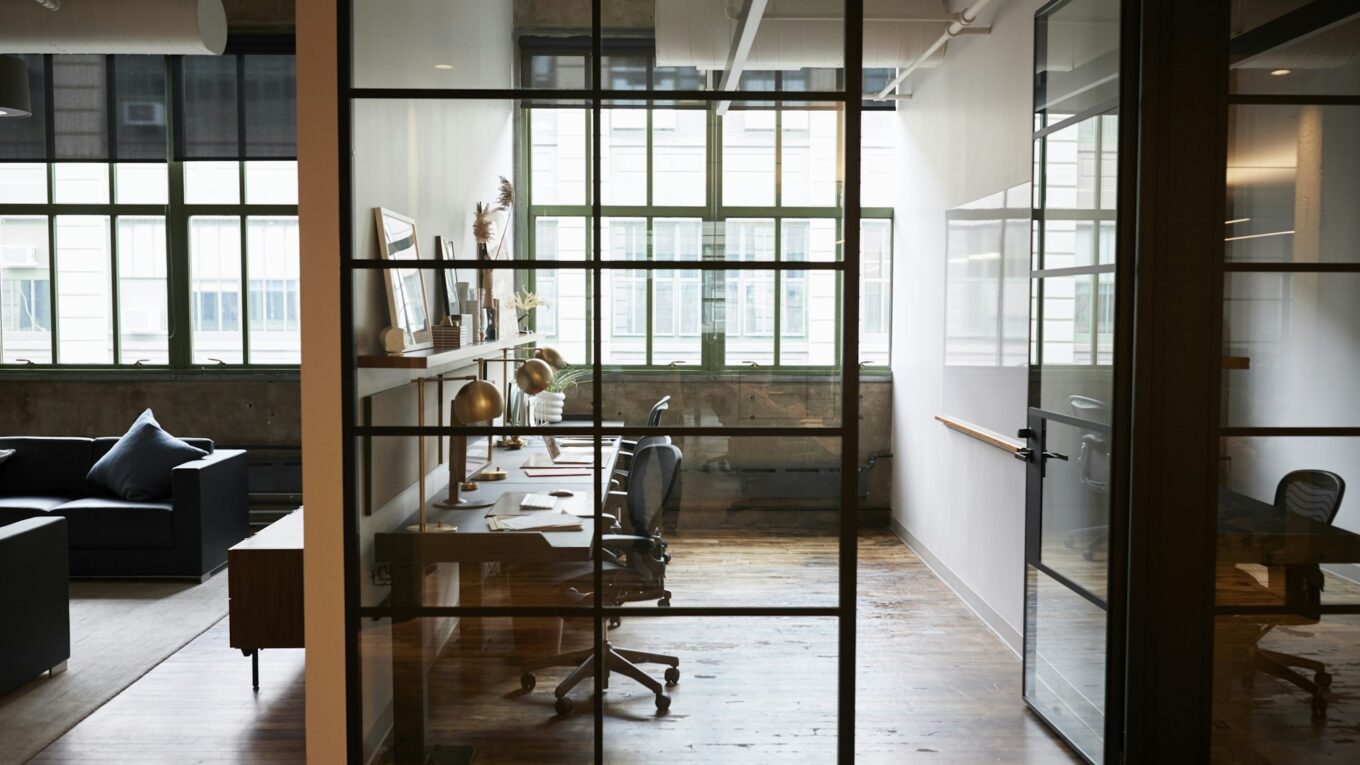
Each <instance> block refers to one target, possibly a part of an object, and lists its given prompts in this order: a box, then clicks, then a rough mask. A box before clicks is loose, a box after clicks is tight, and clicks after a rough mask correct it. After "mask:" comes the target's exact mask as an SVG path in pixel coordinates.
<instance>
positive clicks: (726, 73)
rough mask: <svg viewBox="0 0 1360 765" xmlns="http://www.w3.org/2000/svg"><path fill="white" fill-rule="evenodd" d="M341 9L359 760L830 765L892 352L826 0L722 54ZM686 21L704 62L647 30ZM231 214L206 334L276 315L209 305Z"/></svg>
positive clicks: (666, 8) (721, 24) (565, 29)
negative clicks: (866, 429) (811, 42)
mask: <svg viewBox="0 0 1360 765" xmlns="http://www.w3.org/2000/svg"><path fill="white" fill-rule="evenodd" d="M350 5H351V6H352V17H351V18H352V20H353V22H352V26H351V27H350V28H349V29H348V32H349V38H350V39H349V44H348V46H347V48H348V49H347V51H346V53H347V54H348V56H349V57H350V61H349V63H350V67H349V71H350V80H349V82H348V86H349V87H348V88H347V89H346V90H344V91H343V92H342V94H341V95H342V99H344V103H345V104H346V105H347V108H348V109H349V118H350V125H349V127H350V131H349V135H350V136H351V138H352V144H351V145H350V146H346V147H344V150H343V151H342V156H341V158H340V159H341V163H342V169H343V172H344V173H345V177H346V183H345V184H344V188H343V193H344V194H345V197H344V205H345V207H344V211H345V215H346V225H347V226H348V230H347V234H348V238H349V242H350V245H349V250H348V251H347V252H346V253H345V257H346V260H345V266H344V272H343V273H342V275H341V278H342V279H344V280H345V284H346V285H347V287H348V289H349V293H348V296H349V303H348V304H347V305H346V306H345V311H346V317H345V318H346V320H345V322H344V326H342V327H341V328H340V331H341V332H343V333H344V339H345V341H346V343H347V347H349V348H351V349H352V351H353V356H352V357H351V358H350V359H348V361H349V362H350V363H351V366H350V368H349V369H348V370H347V372H346V374H347V375H348V376H349V380H350V381H351V382H352V385H351V386H350V388H349V391H350V394H351V395H350V398H349V399H348V400H347V402H346V407H347V408H346V411H345V412H343V416H344V422H345V427H346V428H347V435H348V438H347V439H346V449H347V454H348V457H349V464H351V465H353V467H354V470H353V474H352V475H350V476H347V490H348V493H347V497H348V502H347V506H346V508H345V510H346V515H347V517H346V522H347V532H348V534H349V536H348V543H349V544H350V545H352V549H351V552H352V555H351V556H350V559H351V560H352V561H354V565H353V566H352V567H351V568H350V569H349V570H348V571H347V576H348V577H350V583H351V591H352V596H351V598H350V600H349V601H348V607H349V609H350V615H351V617H352V621H351V624H352V625H355V629H356V632H355V634H354V635H353V637H354V648H353V654H352V655H351V659H352V660H353V664H352V665H351V666H356V667H358V676H359V679H358V682H357V684H356V686H357V687H355V689H354V692H353V694H352V695H351V697H350V698H349V699H348V703H349V705H350V708H351V711H352V713H353V714H352V715H351V719H352V720H353V721H354V725H355V729H353V730H351V731H350V737H351V741H354V742H357V746H356V749H358V750H359V751H356V752H355V754H354V757H355V759H356V761H359V760H362V761H367V760H369V759H380V760H383V761H391V762H402V763H404V762H425V761H426V760H427V759H430V760H440V761H476V762H506V763H522V762H545V763H546V762H554V763H556V762H561V763H581V762H609V763H615V762H642V761H644V760H645V761H653V760H655V759H657V758H658V757H660V758H662V759H667V760H674V761H701V760H711V759H712V758H713V757H714V756H715V755H714V752H723V753H728V752H730V753H733V754H732V756H733V757H737V756H739V757H741V758H742V759H750V760H753V761H761V762H764V761H789V762H802V761H807V762H831V761H836V760H837V758H840V759H841V761H845V762H849V761H850V757H851V755H852V753H853V748H852V747H853V741H852V740H851V737H850V736H849V735H848V732H849V731H852V730H853V711H852V710H847V709H842V708H841V707H840V704H839V699H840V698H841V697H840V695H839V693H838V691H840V690H841V689H849V688H850V687H852V684H853V674H854V673H853V671H852V670H853V667H852V666H849V665H848V664H847V661H848V657H850V656H851V655H852V653H853V652H851V651H847V650H844V649H843V646H844V645H845V642H844V641H846V640H847V639H852V638H848V637H847V635H848V632H847V630H848V628H849V627H850V626H851V625H853V624H854V605H853V604H854V602H855V598H854V576H853V575H849V576H847V575H845V574H844V573H843V569H842V568H841V564H842V563H843V560H844V559H843V558H842V555H843V552H844V551H845V550H846V549H847V548H846V545H847V544H853V540H854V534H855V530H856V525H857V523H856V520H857V518H856V512H855V510H854V508H853V507H846V503H847V501H849V502H851V503H854V502H855V501H856V498H857V497H858V496H859V493H860V480H859V479H860V476H859V471H858V468H859V449H860V444H859V439H858V438H857V436H858V434H859V426H858V423H859V418H858V399H857V397H856V396H854V395H847V394H846V393H845V388H846V386H847V385H852V384H856V387H857V383H858V380H859V369H860V365H861V363H863V362H867V363H868V365H869V366H871V367H872V366H880V367H884V366H886V364H887V362H888V354H887V352H888V348H889V332H890V326H891V310H890V308H891V302H890V301H891V290H892V282H891V278H892V275H891V259H892V240H893V229H892V226H893V220H892V215H891V205H892V204H893V198H894V193H895V187H896V181H895V178H894V177H893V175H892V173H891V171H890V168H888V167H887V166H888V165H889V164H890V163H889V162H887V161H885V160H886V159H887V154H885V152H891V147H892V145H893V144H892V136H893V135H894V132H895V131H894V130H893V125H891V123H890V122H889V120H887V119H884V118H882V116H881V115H883V114H886V115H889V116H891V112H890V111H885V112H882V113H878V116H875V117H873V118H870V117H869V116H865V118H864V119H863V123H864V128H865V129H864V132H865V135H866V139H865V143H864V146H863V147H861V146H859V145H852V144H849V143H847V137H848V136H852V135H856V134H858V133H859V131H858V130H857V128H858V127H859V126H860V122H861V112H860V109H859V108H858V106H859V103H858V102H859V100H860V93H859V91H858V87H859V86H858V84H856V86H855V90H854V92H853V93H852V92H851V91H850V90H848V89H847V83H849V82H851V81H852V80H854V79H855V75H854V73H853V72H846V71H845V68H844V62H845V60H846V59H845V55H846V53H845V50H844V18H843V17H844V10H843V8H842V7H841V3H840V2H838V1H832V2H813V3H805V4H803V6H804V10H805V11H807V12H808V13H810V14H811V15H812V17H814V21H813V22H811V23H814V24H816V25H819V26H820V27H821V28H822V29H823V34H822V35H821V38H822V40H823V42H826V43H827V44H826V45H820V46H818V47H809V48H808V49H807V51H806V52H805V53H804V54H798V55H785V56H784V57H783V58H782V59H781V58H780V57H779V56H778V55H777V53H778V50H779V46H780V44H781V42H787V41H788V40H789V39H792V38H787V37H781V36H780V35H781V34H782V33H779V30H780V25H779V24H775V23H773V22H772V23H771V24H770V25H769V26H766V25H764V24H762V25H761V27H760V31H758V32H756V33H755V39H754V43H753V48H752V51H751V52H750V57H749V60H748V61H746V62H744V63H738V64H737V65H735V68H729V66H728V64H727V63H726V56H727V52H728V51H729V50H730V49H731V45H732V44H734V43H735V42H736V41H737V40H738V39H739V37H740V35H737V34H736V28H737V26H739V23H738V22H736V21H735V20H734V19H729V18H728V15H727V11H726V10H725V9H724V7H723V5H722V4H720V3H719V4H707V5H706V6H705V7H704V8H699V7H697V6H696V7H691V6H688V5H686V4H684V3H674V2H664V3H657V2H652V0H636V2H618V3H607V4H603V5H604V6H605V8H606V10H605V11H604V16H603V17H602V18H601V19H599V20H598V22H599V23H598V25H595V24H593V20H592V19H591V18H590V17H589V15H586V16H585V17H581V16H580V15H578V14H577V13H576V12H575V11H574V10H573V9H579V8H584V7H588V6H582V5H562V4H545V3H501V2H478V1H477V0H462V1H461V2H454V3H447V2H413V3H404V4H401V5H400V6H393V5H392V4H390V3H379V2H370V1H369V0H355V2H353V3H351V4H350ZM708 6H711V7H708ZM709 12H712V13H713V14H715V15H713V18H712V22H713V24H712V27H713V29H714V30H716V31H718V32H720V33H721V37H722V39H721V40H717V38H716V37H715V39H714V40H713V41H710V42H721V45H718V46H717V47H718V48H721V51H720V52H721V58H722V61H723V63H722V64H721V65H720V66H719V67H717V68H714V67H713V66H711V65H710V64H709V63H706V62H709V61H710V59H711V58H712V57H714V56H718V52H715V51H709V50H706V49H705V50H700V49H699V48H695V49H693V50H692V51H690V52H688V53H684V52H681V51H678V50H677V49H675V48H673V47H671V45H672V43H673V35H674V34H675V33H676V32H677V31H678V30H679V29H680V28H681V27H678V26H676V25H677V24H679V25H684V24H686V23H688V22H687V20H686V19H687V17H688V16H689V15H692V14H698V13H709ZM595 26H598V28H599V29H600V30H602V31H601V34H602V37H598V38H597V37H595V36H594V35H593V33H592V28H594V27H595ZM941 26H942V24H941ZM413 30H414V31H413ZM772 35H773V36H772ZM460 41H461V42H460ZM398 42H399V44H398ZM696 42H698V41H697V40H696ZM854 53H855V55H856V56H858V55H859V54H860V53H861V52H860V51H854ZM814 54H815V55H814ZM856 70H857V68H856ZM412 91H424V92H414V93H413V92H412ZM852 103H853V104H854V108H852V107H851V104H852ZM871 122H872V123H873V127H872V129H871V128H870V126H869V125H870V123H871ZM861 150H863V151H866V152H868V151H874V152H878V154H877V156H878V157H879V160H880V163H879V164H880V167H878V168H876V169H875V172H874V173H873V174H872V175H870V174H867V173H866V174H863V176H864V177H863V184H862V192H863V194H864V197H865V203H866V204H873V205H878V207H872V208H870V207H864V208H863V209H861V206H860V205H857V204H854V197H855V196H856V195H854V194H848V193H847V189H849V188H855V187H853V186H851V185H850V184H852V183H859V181H860V180H861V175H862V174H861V172H860V170H859V167H860V161H859V155H860V154H861ZM246 188H247V189H248V188H249V187H248V186H247V187H246ZM871 199H872V200H873V201H870V200H871ZM228 229H229V227H228V226H225V225H223V224H221V223H220V222H218V221H217V220H216V219H215V218H214V217H213V216H207V215H205V216H204V218H203V219H202V220H201V229H196V231H199V232H200V234H201V235H200V236H199V237H198V238H197V239H195V247H196V249H195V253H196V255H195V263H197V264H198V268H199V272H200V273H201V274H202V275H203V278H204V280H205V283H206V282H207V281H209V280H211V281H212V282H213V284H214V285H215V286H216V294H217V295H218V296H219V297H218V300H217V303H216V307H217V308H218V316H219V317H220V316H221V315H222V312H221V307H222V306H223V305H239V306H241V308H240V310H241V311H242V312H243V315H248V314H249V312H250V311H255V310H256V309H255V307H254V306H255V305H256V303H253V302H251V301H252V300H254V301H259V305H260V308H259V311H260V313H258V314H255V316H257V317H258V318H259V319H260V320H263V321H265V322H269V321H272V320H273V318H274V316H275V313H277V314H278V316H279V320H280V321H282V322H286V321H287V318H288V316H289V313H288V309H289V303H288V302H287V300H286V298H285V299H284V300H283V301H282V302H280V301H279V300H278V299H277V298H276V297H275V291H273V288H272V286H271V285H272V281H273V280H274V279H275V278H276V277H275V276H273V275H272V273H270V272H266V274H265V283H264V284H262V285H260V286H259V287H256V286H254V285H248V289H246V290H244V293H243V297H240V298H236V302H233V300H232V296H231V295H229V293H230V288H231V287H232V286H234V285H237V284H241V283H242V281H241V278H242V277H241V276H239V275H238V274H237V272H235V271H232V270H231V264H233V263H235V262H236V260H233V258H232V255H233V254H236V253H237V252H238V248H240V247H242V246H244V247H245V248H246V249H247V250H249V249H250V248H251V247H253V246H256V242H257V241H258V242H260V243H262V244H264V245H268V244H269V243H270V242H271V241H272V240H271V237H277V232H275V231H273V230H271V229H270V228H269V226H268V225H267V223H264V222H262V223H261V226H260V227H259V228H258V229H257V227H254V226H249V225H248V226H246V227H244V228H243V229H241V231H240V232H239V233H238V232H235V231H231V230H228ZM200 256H201V257H200ZM242 262H243V263H244V265H246V266H253V262H252V261H250V260H249V258H248V257H247V258H246V259H245V260H244V261H242ZM252 273H255V272H253V271H252ZM277 278H280V279H286V272H284V273H283V274H281V275H280V276H279V277H277ZM847 282H848V283H849V284H852V285H855V287H854V288H853V289H847V288H846V287H845V285H846V284H847ZM211 307H212V306H211V305H208V304H205V305H204V306H203V310H204V314H205V316H206V315H207V310H208V309H209V308H211ZM271 312H275V313H271ZM861 317H862V322H861ZM861 323H862V326H860V325H861ZM252 326H253V325H252ZM857 327H859V330H858V331H857V330H856V328H857ZM223 331H225V330H223ZM251 347H254V343H253V342H252V343H251ZM845 570H848V571H853V568H850V569H845ZM698 740H707V741H708V742H710V743H709V745H707V746H704V747H696V746H695V742H696V741H698ZM723 756H726V755H723Z"/></svg>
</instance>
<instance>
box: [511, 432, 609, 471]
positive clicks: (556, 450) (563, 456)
mask: <svg viewBox="0 0 1360 765" xmlns="http://www.w3.org/2000/svg"><path fill="white" fill-rule="evenodd" d="M543 444H544V445H545V446H547V447H548V457H549V458H551V460H552V463H553V464H555V465H589V464H591V463H593V462H594V461H595V445H594V443H593V442H590V443H589V444H588V445H584V446H581V445H573V446H563V445H562V444H560V443H559V442H558V440H557V439H556V438H554V437H552V436H544V437H543ZM535 456H541V455H535ZM531 461H532V460H531ZM526 467H528V466H527V465H526Z"/></svg>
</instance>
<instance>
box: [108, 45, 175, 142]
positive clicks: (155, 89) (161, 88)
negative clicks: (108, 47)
mask: <svg viewBox="0 0 1360 765" xmlns="http://www.w3.org/2000/svg"><path fill="white" fill-rule="evenodd" d="M165 61H166V59H165V57H164V56H114V58H113V78H114V84H113V88H114V91H113V99H114V102H113V105H114V126H113V127H114V131H115V133H116V135H115V139H116V140H115V145H116V147H117V149H118V159H120V160H128V159H152V160H160V161H164V160H165V159H166V140H165V132H166V125H167V124H168V121H167V119H166V118H167V113H166V106H165Z"/></svg>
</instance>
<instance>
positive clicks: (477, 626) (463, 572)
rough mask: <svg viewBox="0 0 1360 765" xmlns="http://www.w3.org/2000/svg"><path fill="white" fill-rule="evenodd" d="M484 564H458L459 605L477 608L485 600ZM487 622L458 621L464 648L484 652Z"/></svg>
mask: <svg viewBox="0 0 1360 765" xmlns="http://www.w3.org/2000/svg"><path fill="white" fill-rule="evenodd" d="M485 566H486V564H484V563H459V564H458V605H460V606H463V607H465V608H477V607H479V606H481V605H482V603H483V600H482V597H483V589H484V587H483V583H482V580H483V575H484V574H485V573H486V571H485ZM485 625H486V620H485V619H473V618H469V617H466V616H465V617H461V618H459V620H458V642H459V644H460V645H461V646H463V647H464V648H472V649H475V650H478V651H480V650H482V649H483V648H485V647H486V628H485Z"/></svg>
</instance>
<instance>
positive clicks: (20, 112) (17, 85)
mask: <svg viewBox="0 0 1360 765" xmlns="http://www.w3.org/2000/svg"><path fill="white" fill-rule="evenodd" d="M32 113H33V103H32V101H30V100H29V93H28V64H25V63H24V60H23V59H21V58H19V57H17V56H0V118H3V117H28V116H30V115H31V114H32Z"/></svg>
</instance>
